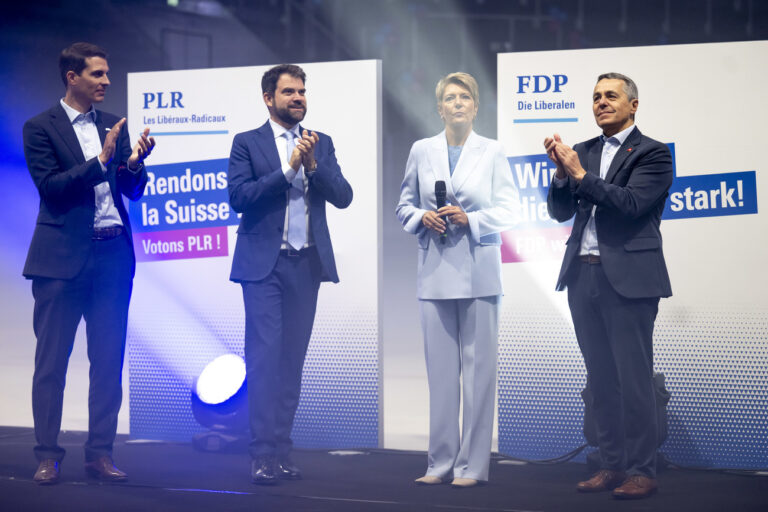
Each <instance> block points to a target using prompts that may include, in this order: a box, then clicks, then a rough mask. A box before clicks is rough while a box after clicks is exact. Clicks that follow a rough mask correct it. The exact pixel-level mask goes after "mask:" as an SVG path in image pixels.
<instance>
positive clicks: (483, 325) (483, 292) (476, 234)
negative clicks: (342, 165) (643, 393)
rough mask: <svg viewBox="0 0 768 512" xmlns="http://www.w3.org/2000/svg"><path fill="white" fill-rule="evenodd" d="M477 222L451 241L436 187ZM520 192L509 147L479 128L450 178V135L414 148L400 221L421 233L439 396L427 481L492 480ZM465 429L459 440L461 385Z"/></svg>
mask: <svg viewBox="0 0 768 512" xmlns="http://www.w3.org/2000/svg"><path fill="white" fill-rule="evenodd" d="M437 180H443V181H445V183H446V189H447V201H448V203H449V204H452V205H457V206H460V207H461V209H462V210H464V211H465V212H466V214H467V218H468V221H469V225H468V226H467V227H458V226H455V225H449V229H448V232H447V237H445V239H444V241H441V240H440V237H439V236H438V235H437V234H436V233H435V232H433V231H430V230H428V229H427V228H426V227H425V226H424V225H423V224H422V223H421V218H422V217H423V215H424V213H426V211H428V210H435V209H436V203H435V196H434V189H435V187H434V184H435V181H437ZM516 196H517V189H516V188H515V185H514V181H513V180H512V171H511V169H510V167H509V163H508V161H507V159H506V157H505V155H504V150H503V148H502V147H501V145H500V144H499V143H498V142H496V141H493V140H491V139H486V138H484V137H480V136H479V135H477V134H475V133H474V132H472V133H471V134H470V136H469V137H468V138H467V141H466V143H465V145H464V148H463V149H462V152H461V156H460V157H459V160H458V163H457V165H456V169H455V171H454V173H453V175H452V176H451V175H450V171H449V165H448V149H447V142H446V138H445V133H444V132H443V133H441V134H439V135H437V136H435V137H432V138H429V139H423V140H420V141H417V142H416V143H415V144H414V145H413V147H412V148H411V154H410V156H409V158H408V163H407V165H406V171H405V178H404V179H403V184H402V187H401V194H400V203H399V204H398V207H397V215H398V218H399V219H400V222H401V223H402V224H403V228H404V229H405V230H406V231H407V232H409V233H412V234H415V235H417V237H418V242H419V251H418V257H419V262H418V297H419V305H420V311H421V323H422V329H423V334H424V350H425V357H426V363H427V375H428V382H429V392H430V439H429V456H428V468H427V472H426V474H427V475H430V476H437V477H440V478H449V477H451V476H453V477H454V478H473V479H475V480H481V481H485V480H487V479H488V465H489V462H490V452H491V437H492V434H493V406H494V400H495V398H496V354H497V346H498V325H499V310H500V307H501V294H502V287H501V250H500V243H501V237H500V236H499V234H498V233H499V232H501V231H504V230H505V229H508V228H509V227H511V226H512V225H514V224H515V223H516V222H517V219H518V215H517V209H516V205H517V201H516ZM461 378H463V400H464V414H463V428H462V432H461V435H460V434H459V407H460V401H461V398H462V397H461V396H460V389H461V385H460V379H461Z"/></svg>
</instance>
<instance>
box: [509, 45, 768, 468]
mask: <svg viewBox="0 0 768 512" xmlns="http://www.w3.org/2000/svg"><path fill="white" fill-rule="evenodd" d="M767 57H768V42H749V43H725V44H704V45H680V46H658V47H637V48H612V49H602V50H574V51H556V52H531V53H510V54H501V55H499V57H498V66H499V74H498V87H499V118H498V119H499V139H500V141H501V142H502V143H503V144H504V145H505V147H506V148H507V151H508V154H509V155H510V162H511V163H512V166H513V172H514V173H515V175H516V179H517V181H518V186H519V187H520V191H521V197H522V198H523V201H524V203H525V202H526V201H527V205H526V204H524V205H523V206H524V207H525V206H527V207H528V212H529V220H528V222H526V223H525V224H524V225H522V226H520V229H518V230H513V231H511V232H508V233H506V234H505V258H506V259H507V260H508V261H509V263H508V264H506V265H504V279H505V289H506V290H507V292H508V293H507V296H506V297H505V302H504V313H503V317H502V334H501V340H500V368H499V377H500V386H499V424H500V425H499V447H500V449H501V451H503V452H506V453H509V454H512V455H517V456H522V457H532V458H544V457H551V456H555V455H560V454H563V453H565V452H567V451H569V450H570V449H572V448H575V447H576V446H578V445H580V444H581V443H582V442H583V437H582V434H581V425H582V408H583V407H582V403H581V399H580V397H579V394H578V393H579V391H580V390H581V389H582V387H583V385H584V383H585V373H584V369H583V364H582V361H581V356H580V354H579V351H578V347H577V345H576V341H575V336H574V334H573V327H572V323H571V320H570V314H569V311H568V307H567V304H566V297H565V293H559V292H555V291H554V286H555V281H556V277H557V273H558V270H559V266H560V262H561V259H562V253H563V250H564V246H563V244H562V242H563V241H564V239H565V238H566V237H567V235H568V232H569V230H570V227H568V226H565V227H563V226H562V225H559V224H556V223H555V222H554V221H552V220H551V219H549V218H548V216H547V214H546V206H545V204H546V193H547V187H548V183H549V176H550V175H551V172H553V171H554V169H553V166H551V165H550V164H549V163H548V160H547V159H546V156H545V155H544V154H543V153H544V151H543V146H542V142H543V140H544V138H545V137H546V136H550V135H552V133H555V132H557V133H559V134H560V135H561V136H562V138H563V141H564V142H566V143H567V144H569V145H573V144H575V143H577V142H580V141H583V140H586V139H589V138H592V137H595V136H597V135H598V134H599V129H598V128H597V126H596V124H595V122H594V117H593V115H592V111H591V105H592V101H591V94H592V90H593V88H594V84H595V82H596V79H597V76H598V75H599V74H601V73H604V72H608V71H616V72H620V73H624V74H626V75H628V76H630V77H631V78H632V79H633V80H634V81H635V82H636V83H637V85H638V88H639V109H638V113H637V117H636V124H637V126H638V128H639V129H640V130H641V131H642V132H643V133H644V134H646V135H648V136H650V137H652V138H655V139H656V140H659V141H662V142H664V143H667V144H669V145H670V147H671V148H672V149H673V155H674V158H675V171H676V178H675V180H674V183H673V185H672V188H671V190H670V193H671V196H670V199H668V201H667V208H666V210H665V213H664V217H663V219H664V220H663V222H662V225H661V229H662V234H663V237H664V253H665V256H666V260H667V263H668V267H669V273H670V276H671V280H672V290H673V292H674V296H673V297H672V298H670V299H663V300H662V301H661V304H660V308H659V315H658V319H657V322H656V330H655V333H654V349H655V365H656V371H659V372H663V373H664V374H665V375H666V379H667V388H668V389H669V391H670V392H671V393H672V399H671V402H670V404H669V408H668V410H669V414H670V435H669V438H668V440H667V442H666V444H665V446H664V447H663V451H665V453H667V454H668V455H669V457H670V458H672V459H673V460H675V461H677V462H680V463H685V464H695V465H705V466H713V465H715V466H725V467H765V466H766V465H767V464H768V445H766V437H765V435H764V429H765V425H766V424H768V403H767V401H766V394H765V390H766V387H768V376H766V372H765V370H764V368H765V367H766V365H767V364H768V321H767V320H766V318H768V298H766V293H765V289H766V285H768V273H766V272H765V271H764V270H763V269H762V267H763V261H762V260H763V259H764V255H765V253H766V247H767V246H768V235H767V234H766V233H768V218H767V217H766V216H765V214H763V213H760V212H759V211H758V207H757V206H758V205H757V198H758V197H764V195H765V194H766V192H768V191H767V190H766V186H767V185H766V181H765V180H764V179H761V172H762V171H763V170H764V169H765V168H766V165H767V164H768V157H766V154H765V152H764V151H763V149H762V146H763V144H762V139H763V132H764V126H763V125H764V124H765V122H764V120H765V118H766V116H767V115H768V99H766V95H765V94H764V91H763V89H764V86H763V84H764V83H765V81H766V79H768V72H767V71H766V68H765V66H763V65H762V64H760V63H762V62H765V60H766V58H767ZM537 170H538V171H539V175H538V179H537V180H535V179H532V178H535V177H537V176H536V171H537ZM531 205H533V207H531ZM540 205H544V206H543V207H542V206H540ZM628 271H631V269H628Z"/></svg>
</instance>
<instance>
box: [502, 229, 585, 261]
mask: <svg viewBox="0 0 768 512" xmlns="http://www.w3.org/2000/svg"><path fill="white" fill-rule="evenodd" d="M570 234H571V226H557V227H553V228H543V229H542V228H540V229H513V230H511V231H505V232H504V233H502V234H501V239H502V241H503V243H502V245H501V262H502V263H519V262H521V261H545V260H554V259H561V258H562V257H563V253H565V241H566V240H568V236H569V235H570Z"/></svg>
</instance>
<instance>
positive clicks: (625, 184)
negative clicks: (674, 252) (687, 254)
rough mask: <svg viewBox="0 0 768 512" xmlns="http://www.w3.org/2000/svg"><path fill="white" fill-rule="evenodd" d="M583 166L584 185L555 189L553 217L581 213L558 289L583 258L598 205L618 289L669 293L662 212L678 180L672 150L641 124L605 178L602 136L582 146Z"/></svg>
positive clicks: (606, 265) (603, 249)
mask: <svg viewBox="0 0 768 512" xmlns="http://www.w3.org/2000/svg"><path fill="white" fill-rule="evenodd" d="M573 149H574V150H575V151H576V153H577V154H578V155H579V161H580V162H581V166H582V167H583V168H584V169H585V170H586V171H587V174H586V176H584V178H583V179H582V181H581V183H580V184H577V183H576V182H575V181H574V180H573V179H572V178H570V177H569V178H568V186H566V187H562V188H558V187H555V185H554V183H553V184H552V185H551V186H550V187H549V195H548V197H547V207H548V210H549V215H550V216H551V217H552V218H554V219H556V220H558V221H560V222H563V221H566V220H568V219H570V218H571V217H573V215H574V214H576V218H575V219H574V222H573V230H572V231H571V236H570V237H569V238H568V241H567V242H566V250H565V257H564V258H563V265H562V268H561V270H560V276H559V277H558V280H557V289H558V290H563V289H564V288H565V287H566V286H567V284H568V282H567V279H568V271H569V269H570V268H571V265H573V264H574V261H576V260H577V258H578V255H579V250H580V245H581V238H582V234H583V232H584V229H585V227H586V225H587V222H588V221H589V216H590V213H591V210H592V206H593V205H597V209H596V210H595V226H596V229H597V241H598V247H599V250H600V260H601V263H602V266H603V270H604V271H605V275H606V277H607V278H608V281H609V282H610V283H611V286H613V288H614V290H616V292H617V293H619V294H620V295H622V296H624V297H627V298H648V297H669V296H671V295H672V287H671V285H670V282H669V274H668V273H667V266H666V263H665V262H664V253H663V251H662V243H661V231H660V230H659V225H660V223H661V214H662V212H663V211H664V202H665V201H666V199H667V195H668V191H669V187H670V185H671V184H672V178H673V168H672V156H671V154H670V151H669V148H668V147H667V146H666V145H664V144H662V143H660V142H657V141H655V140H653V139H651V138H649V137H646V136H644V135H643V134H642V133H640V130H638V129H637V128H635V129H634V130H633V131H632V132H630V134H629V137H627V139H626V140H625V141H624V144H622V145H621V148H619V150H618V152H617V153H616V156H615V157H614V159H613V161H612V162H611V166H610V168H609V169H608V173H607V174H606V176H605V179H604V180H603V179H601V178H600V158H601V156H602V149H603V143H602V142H601V140H600V138H599V137H596V138H594V139H591V140H588V141H586V142H582V143H580V144H576V145H575V146H574V148H573Z"/></svg>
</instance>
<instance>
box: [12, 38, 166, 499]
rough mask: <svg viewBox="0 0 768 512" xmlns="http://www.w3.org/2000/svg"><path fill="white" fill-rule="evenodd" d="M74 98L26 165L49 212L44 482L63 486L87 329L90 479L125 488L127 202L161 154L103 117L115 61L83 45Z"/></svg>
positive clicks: (36, 384)
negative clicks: (65, 442)
mask: <svg viewBox="0 0 768 512" xmlns="http://www.w3.org/2000/svg"><path fill="white" fill-rule="evenodd" d="M59 70H60V72H61V79H62V81H63V82H64V86H65V88H66V92H65V95H64V97H63V98H62V99H61V100H60V101H58V102H57V103H56V105H54V106H53V107H52V108H50V109H49V110H47V111H45V112H43V113H42V114H39V115H37V116H35V117H33V118H32V119H30V120H29V121H27V122H26V123H25V124H24V154H25V156H26V159H27V167H28V168H29V172H30V174H31V175H32V180H33V181H34V182H35V186H36V187H37V190H38V192H39V194H40V212H39V214H38V216H37V224H36V225H35V232H34V234H33V236H32V242H31V244H30V247H29V252H28V253H27V261H26V263H25V265H24V276H25V277H27V278H28V279H31V280H32V294H33V296H34V299H35V310H34V318H33V326H34V330H35V336H36V337H37V348H36V352H35V373H34V378H33V383H32V413H33V416H34V422H35V437H36V440H37V445H36V446H35V456H36V457H37V459H38V461H39V467H38V470H37V472H36V473H35V477H34V479H35V481H36V482H38V483H40V484H53V483H56V482H57V481H58V480H59V470H60V468H59V466H60V464H61V461H62V459H63V458H64V449H63V448H62V447H61V446H59V444H58V441H57V439H58V435H59V429H60V428H61V414H62V402H63V397H64V383H65V381H66V374H67V364H68V362H69V355H70V353H71V352H72V346H73V344H74V341H75V332H76V331H77V326H78V324H79V323H80V319H81V318H85V322H86V335H87V339H88V359H89V361H90V364H91V366H90V374H89V377H90V389H89V393H88V440H87V441H86V443H85V461H86V464H85V469H86V471H87V473H88V475H90V476H92V477H96V478H100V479H103V480H113V481H114V480H125V478H126V475H125V473H123V472H122V471H120V470H119V469H117V468H116V467H115V466H114V464H113V462H112V445H113V443H114V440H115V434H116V432H117V415H118V412H119V411H120V403H121V401H122V377H121V376H122V369H123V355H124V352H125V335H126V328H127V324H128V303H129V302H130V298H131V288H132V284H133V273H134V269H135V266H136V260H135V257H134V253H133V243H132V241H131V225H130V222H129V220H128V213H127V212H126V210H125V206H124V204H123V196H125V197H127V198H128V199H130V200H134V201H135V200H137V199H139V198H140V197H141V196H142V194H143V193H144V186H145V185H146V183H147V172H146V170H145V169H144V163H143V162H144V159H145V158H146V157H147V156H148V155H149V153H150V152H151V151H152V148H153V147H154V145H155V141H154V138H152V137H149V129H148V128H147V129H145V130H144V132H143V133H142V134H141V135H140V137H139V140H138V142H137V143H136V145H135V146H134V147H133V149H131V146H130V141H129V139H128V128H127V127H126V126H125V118H122V119H120V118H118V117H116V116H113V115H112V114H108V113H106V112H102V111H100V110H96V109H95V108H94V107H93V104H94V103H100V102H101V101H103V100H104V95H105V93H106V90H107V87H108V86H109V84H110V82H109V78H108V76H107V74H108V73H109V66H108V65H107V54H106V52H105V51H104V50H103V49H101V48H99V47H98V46H96V45H93V44H90V43H75V44H73V45H71V46H70V47H68V48H66V49H64V50H63V51H62V53H61V55H60V57H59Z"/></svg>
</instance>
